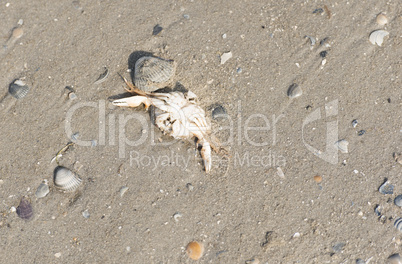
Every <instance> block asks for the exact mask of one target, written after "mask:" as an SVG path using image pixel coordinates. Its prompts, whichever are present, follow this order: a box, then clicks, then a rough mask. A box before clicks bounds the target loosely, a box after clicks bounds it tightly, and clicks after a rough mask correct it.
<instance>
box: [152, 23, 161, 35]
mask: <svg viewBox="0 0 402 264" xmlns="http://www.w3.org/2000/svg"><path fill="white" fill-rule="evenodd" d="M162 30H163V27H161V26H160V25H159V24H157V25H156V26H154V29H153V30H152V35H153V36H156V35H158V34H159V33H161V32H162Z"/></svg>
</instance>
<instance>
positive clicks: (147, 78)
mask: <svg viewBox="0 0 402 264" xmlns="http://www.w3.org/2000/svg"><path fill="white" fill-rule="evenodd" d="M175 71H176V63H175V62H174V61H173V60H165V59H161V58H157V57H148V56H145V57H141V58H139V59H138V60H137V62H136V63H135V69H134V84H135V86H137V87H138V89H140V90H142V91H144V92H153V91H155V90H158V89H160V88H165V87H166V86H168V85H169V84H170V82H171V80H172V78H173V75H174V74H175Z"/></svg>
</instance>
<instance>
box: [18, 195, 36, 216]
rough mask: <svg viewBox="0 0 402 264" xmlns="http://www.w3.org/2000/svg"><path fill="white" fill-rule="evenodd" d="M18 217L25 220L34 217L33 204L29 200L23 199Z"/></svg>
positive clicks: (19, 206)
mask: <svg viewBox="0 0 402 264" xmlns="http://www.w3.org/2000/svg"><path fill="white" fill-rule="evenodd" d="M17 215H18V216H19V217H20V218H22V219H25V220H28V219H30V218H31V217H32V216H33V210H32V206H31V202H30V201H29V199H28V198H26V197H22V198H21V201H20V204H19V205H18V207H17Z"/></svg>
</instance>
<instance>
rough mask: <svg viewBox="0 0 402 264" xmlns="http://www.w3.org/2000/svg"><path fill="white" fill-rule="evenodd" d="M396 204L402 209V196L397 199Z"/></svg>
mask: <svg viewBox="0 0 402 264" xmlns="http://www.w3.org/2000/svg"><path fill="white" fill-rule="evenodd" d="M394 204H395V205H397V206H399V207H402V194H400V195H398V196H397V197H395V200H394Z"/></svg>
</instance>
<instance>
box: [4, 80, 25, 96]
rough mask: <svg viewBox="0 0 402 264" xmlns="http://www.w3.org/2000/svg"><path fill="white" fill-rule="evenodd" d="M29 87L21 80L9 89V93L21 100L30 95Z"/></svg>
mask: <svg viewBox="0 0 402 264" xmlns="http://www.w3.org/2000/svg"><path fill="white" fill-rule="evenodd" d="M28 91H29V87H28V86H27V85H26V84H25V83H24V82H23V81H21V80H15V81H14V82H12V83H11V84H10V86H9V87H8V92H9V93H10V94H11V95H12V96H13V97H14V98H17V99H21V98H23V97H25V96H26V95H27V94H28Z"/></svg>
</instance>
